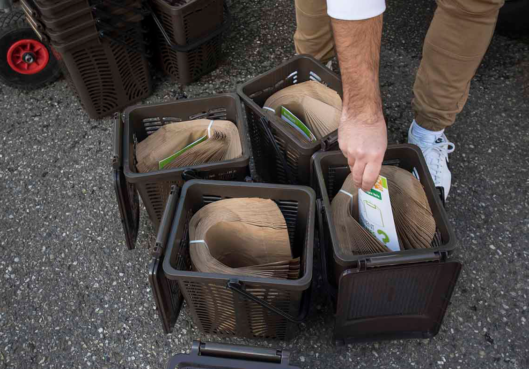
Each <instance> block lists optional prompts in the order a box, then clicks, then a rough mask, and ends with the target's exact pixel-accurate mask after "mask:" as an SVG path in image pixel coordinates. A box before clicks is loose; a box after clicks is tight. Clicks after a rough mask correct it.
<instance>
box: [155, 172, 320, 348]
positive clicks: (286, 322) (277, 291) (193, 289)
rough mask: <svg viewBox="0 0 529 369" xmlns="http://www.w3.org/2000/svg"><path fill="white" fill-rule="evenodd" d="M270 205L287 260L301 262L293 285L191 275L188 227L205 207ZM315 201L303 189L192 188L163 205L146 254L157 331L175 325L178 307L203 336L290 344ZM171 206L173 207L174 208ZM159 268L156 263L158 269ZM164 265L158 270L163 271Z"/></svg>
mask: <svg viewBox="0 0 529 369" xmlns="http://www.w3.org/2000/svg"><path fill="white" fill-rule="evenodd" d="M243 197H258V198H264V199H272V200H274V201H275V202H276V203H277V205H278V206H279V208H280V209H281V212H282V213H283V215H284V217H285V220H286V223H287V227H288V232H289V235H290V244H291V247H292V253H293V256H294V257H300V258H301V270H302V273H301V276H300V278H299V279H297V280H281V279H273V278H256V277H244V276H232V275H224V274H213V273H200V272H194V271H192V270H191V262H190V256H189V239H188V223H189V221H190V219H191V217H192V216H193V214H194V213H195V212H197V211H198V210H199V209H201V208H202V207H203V206H205V205H207V204H208V203H211V202H214V201H218V200H221V199H226V198H243ZM314 201H315V194H314V191H313V190H312V189H311V188H309V187H303V186H288V185H273V184H263V183H240V182H222V181H203V180H193V181H189V182H187V183H186V184H185V185H184V187H183V189H182V193H181V196H180V197H178V194H176V193H174V192H173V194H172V195H171V197H170V198H169V200H168V202H167V208H166V211H165V212H164V216H163V222H162V225H161V226H160V231H159V232H158V238H157V243H156V245H157V247H156V248H155V249H154V250H153V256H154V259H153V263H152V264H151V269H150V281H151V285H152V289H153V293H154V297H155V301H156V304H157V308H158V311H159V313H160V318H161V320H162V324H163V327H164V330H165V331H166V332H169V331H170V330H171V329H172V327H173V325H174V324H175V322H176V319H177V317H178V314H179V311H180V308H181V304H182V302H183V299H184V298H185V301H186V303H187V306H188V309H189V313H190V314H191V316H192V317H193V320H194V322H195V324H196V325H197V326H198V328H199V329H200V330H201V331H202V332H203V333H206V334H219V335H226V336H238V337H246V338H266V339H274V340H282V339H290V338H292V337H293V336H294V335H295V334H296V333H297V332H298V330H297V329H296V325H297V324H298V323H300V322H302V321H303V320H304V319H305V317H306V316H307V314H308V310H309V307H310V290H311V283H312V259H313V241H314V223H315V219H314V214H315V203H314ZM177 203H178V205H177ZM162 260H163V263H162ZM162 265H163V268H162Z"/></svg>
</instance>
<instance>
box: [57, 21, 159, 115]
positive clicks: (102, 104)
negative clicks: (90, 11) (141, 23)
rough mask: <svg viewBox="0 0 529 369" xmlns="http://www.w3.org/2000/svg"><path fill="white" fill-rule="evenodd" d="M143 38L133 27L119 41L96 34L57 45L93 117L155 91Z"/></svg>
mask: <svg viewBox="0 0 529 369" xmlns="http://www.w3.org/2000/svg"><path fill="white" fill-rule="evenodd" d="M142 38H143V34H142V32H141V30H140V29H139V28H138V27H132V28H129V29H127V30H125V31H122V32H121V34H120V36H119V41H114V40H112V39H110V38H100V37H99V34H97V33H93V34H91V35H88V36H85V37H82V38H80V39H78V40H75V41H73V42H71V43H69V44H56V43H54V44H53V47H54V49H56V51H57V52H59V53H60V57H59V61H60V63H61V65H62V66H63V69H65V71H66V75H67V77H68V78H67V79H68V80H69V82H70V83H71V84H72V85H73V87H74V88H75V90H76V92H77V95H78V97H79V99H80V101H81V104H82V105H83V107H84V109H85V111H86V112H87V113H88V115H89V116H90V117H91V118H94V119H98V118H102V117H104V116H106V115H109V114H111V113H113V112H115V111H118V110H121V109H123V108H125V107H127V106H129V105H131V104H134V103H135V102H138V101H140V100H142V99H144V98H146V97H147V96H149V95H150V94H151V76H150V72H149V66H148V62H147V57H146V55H145V54H143V52H142V51H143V50H144V45H143V44H142V42H141V39H142ZM116 40H117V39H116Z"/></svg>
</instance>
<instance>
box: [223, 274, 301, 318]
mask: <svg viewBox="0 0 529 369" xmlns="http://www.w3.org/2000/svg"><path fill="white" fill-rule="evenodd" d="M226 288H227V289H229V290H231V291H234V292H237V293H238V294H239V295H241V296H243V297H244V298H246V299H247V300H250V301H253V302H255V303H256V304H258V305H261V306H262V307H264V308H265V309H267V310H270V311H271V312H273V313H275V314H277V315H280V316H281V317H283V318H285V319H286V320H288V321H289V322H291V323H295V324H299V323H302V322H303V321H304V320H305V319H306V318H307V315H308V314H309V307H310V294H311V287H309V288H308V289H307V290H306V291H305V292H304V293H303V297H302V301H301V304H302V306H301V312H300V314H299V316H298V317H297V318H295V317H293V316H291V315H290V314H287V313H285V312H284V311H282V310H279V309H278V308H276V307H275V306H273V305H271V304H269V303H268V302H266V301H263V300H262V299H260V298H259V297H256V296H254V295H252V294H251V293H249V292H247V291H246V290H245V289H244V288H243V286H242V284H241V282H239V280H237V279H230V280H229V281H228V284H227V285H226Z"/></svg>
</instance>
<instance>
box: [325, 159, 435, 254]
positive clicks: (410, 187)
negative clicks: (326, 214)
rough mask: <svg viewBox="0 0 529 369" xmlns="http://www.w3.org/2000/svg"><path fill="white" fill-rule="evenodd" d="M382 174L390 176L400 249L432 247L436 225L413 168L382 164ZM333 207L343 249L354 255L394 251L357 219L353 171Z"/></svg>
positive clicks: (356, 196) (389, 181)
mask: <svg viewBox="0 0 529 369" xmlns="http://www.w3.org/2000/svg"><path fill="white" fill-rule="evenodd" d="M380 175H382V176H384V177H386V178H387V180H388V190H389V195H390V198H391V208H392V210H393V217H394V219H395V228H396V229H397V234H398V236H399V244H400V247H401V249H404V250H409V249H421V248H430V247H431V242H432V240H433V237H434V234H435V229H436V226H435V219H434V218H433V215H432V212H431V209H430V206H429V203H428V199H427V198H426V194H425V192H424V189H423V187H422V185H421V183H420V182H419V181H418V180H417V179H416V178H415V177H414V176H413V174H411V173H410V172H408V171H406V170H404V169H401V168H399V167H395V166H386V165H384V166H382V170H381V173H380ZM331 208H332V212H333V218H334V223H335V230H336V235H337V237H338V243H339V245H340V248H342V250H344V252H346V253H351V254H352V255H365V254H372V253H379V252H391V250H390V249H389V248H388V247H386V246H385V245H383V244H382V243H381V242H380V241H379V240H378V239H377V238H376V237H374V236H373V235H372V234H371V233H370V232H369V231H367V230H366V229H365V228H364V227H362V225H360V223H359V222H358V189H357V188H356V186H355V185H354V183H353V179H352V175H351V174H349V176H348V177H347V178H346V180H345V182H344V184H343V185H342V188H341V190H340V192H338V194H337V195H336V196H335V197H334V199H333V201H332V204H331Z"/></svg>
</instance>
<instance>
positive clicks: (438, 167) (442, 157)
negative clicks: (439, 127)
mask: <svg viewBox="0 0 529 369" xmlns="http://www.w3.org/2000/svg"><path fill="white" fill-rule="evenodd" d="M412 126H413V125H412ZM408 143H411V144H414V145H417V146H419V147H420V148H421V151H422V153H423V155H424V159H425V160H426V164H427V165H428V169H429V170H430V174H431V175H432V179H433V182H434V183H435V187H440V188H441V189H442V191H443V194H444V198H445V200H446V198H447V197H448V193H449V192H450V186H451V183H452V173H450V169H448V154H450V153H452V152H454V150H455V148H456V146H455V145H454V144H453V143H452V142H450V141H448V139H447V138H446V136H445V135H444V134H443V135H442V136H441V137H439V138H438V139H437V140H436V141H434V142H425V141H422V140H420V139H419V138H418V137H417V136H415V135H413V133H412V127H410V130H409V132H408Z"/></svg>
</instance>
